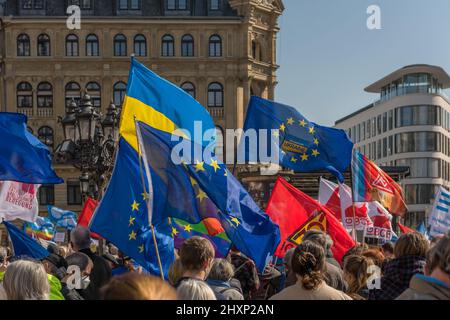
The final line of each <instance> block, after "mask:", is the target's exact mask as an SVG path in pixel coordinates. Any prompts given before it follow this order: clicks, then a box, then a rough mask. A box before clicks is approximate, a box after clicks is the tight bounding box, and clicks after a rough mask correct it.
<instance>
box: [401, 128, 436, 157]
mask: <svg viewBox="0 0 450 320" xmlns="http://www.w3.org/2000/svg"><path fill="white" fill-rule="evenodd" d="M440 139H441V134H440V133H437V132H426V131H418V132H405V133H399V134H396V135H395V140H396V150H395V151H396V153H405V152H433V151H434V152H439V151H441V150H440V149H441V143H440Z"/></svg>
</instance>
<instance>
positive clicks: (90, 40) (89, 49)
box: [86, 34, 100, 57]
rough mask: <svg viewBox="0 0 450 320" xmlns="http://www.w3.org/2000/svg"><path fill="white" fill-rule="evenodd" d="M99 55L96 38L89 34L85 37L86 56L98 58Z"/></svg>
mask: <svg viewBox="0 0 450 320" xmlns="http://www.w3.org/2000/svg"><path fill="white" fill-rule="evenodd" d="M99 55H100V50H99V45H98V37H97V36H96V35H95V34H90V35H88V36H87V37H86V56H88V57H98V56H99Z"/></svg>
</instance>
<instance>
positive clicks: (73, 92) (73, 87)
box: [65, 82, 81, 107]
mask: <svg viewBox="0 0 450 320" xmlns="http://www.w3.org/2000/svg"><path fill="white" fill-rule="evenodd" d="M65 89H66V90H65V91H66V92H65V100H66V107H67V106H69V105H70V102H72V99H73V100H75V102H76V103H77V104H78V103H79V102H80V98H81V87H80V85H79V84H78V83H76V82H69V83H68V84H66V88H65Z"/></svg>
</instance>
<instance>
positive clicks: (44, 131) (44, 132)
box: [38, 126, 53, 148]
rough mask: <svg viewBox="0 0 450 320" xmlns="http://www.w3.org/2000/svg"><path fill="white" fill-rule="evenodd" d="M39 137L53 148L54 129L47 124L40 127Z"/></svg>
mask: <svg viewBox="0 0 450 320" xmlns="http://www.w3.org/2000/svg"><path fill="white" fill-rule="evenodd" d="M38 139H39V140H41V142H42V143H43V144H45V145H46V146H48V147H50V148H53V129H52V128H50V127H47V126H44V127H40V128H39V130H38Z"/></svg>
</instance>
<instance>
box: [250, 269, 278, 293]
mask: <svg viewBox="0 0 450 320" xmlns="http://www.w3.org/2000/svg"><path fill="white" fill-rule="evenodd" d="M258 277H259V283H260V286H259V290H258V291H256V293H255V294H254V295H253V299H254V300H267V299H269V298H270V297H271V296H273V295H274V294H276V293H278V292H279V291H280V284H281V281H282V274H281V272H280V271H279V270H278V269H277V268H276V267H275V266H274V265H271V264H269V265H267V266H266V268H265V269H264V271H263V273H261V274H258Z"/></svg>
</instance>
